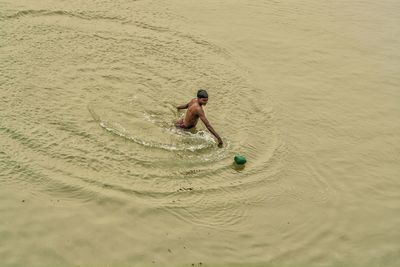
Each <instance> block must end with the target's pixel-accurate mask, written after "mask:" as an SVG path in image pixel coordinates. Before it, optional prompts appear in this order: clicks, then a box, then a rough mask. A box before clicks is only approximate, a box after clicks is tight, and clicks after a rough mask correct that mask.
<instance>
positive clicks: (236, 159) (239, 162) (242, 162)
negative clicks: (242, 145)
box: [233, 155, 247, 165]
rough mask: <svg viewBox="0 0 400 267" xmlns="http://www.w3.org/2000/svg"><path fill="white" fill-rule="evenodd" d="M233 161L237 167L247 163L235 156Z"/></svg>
mask: <svg viewBox="0 0 400 267" xmlns="http://www.w3.org/2000/svg"><path fill="white" fill-rule="evenodd" d="M233 159H234V160H235V162H236V164H238V165H243V164H245V163H246V162H247V160H246V158H245V157H244V156H242V155H236V156H235V157H234V158H233Z"/></svg>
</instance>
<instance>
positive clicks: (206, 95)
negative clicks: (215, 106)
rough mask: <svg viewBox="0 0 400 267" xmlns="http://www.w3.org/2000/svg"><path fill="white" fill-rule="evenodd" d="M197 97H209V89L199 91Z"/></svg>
mask: <svg viewBox="0 0 400 267" xmlns="http://www.w3.org/2000/svg"><path fill="white" fill-rule="evenodd" d="M197 98H208V94H207V91H206V90H203V89H200V90H199V91H197Z"/></svg>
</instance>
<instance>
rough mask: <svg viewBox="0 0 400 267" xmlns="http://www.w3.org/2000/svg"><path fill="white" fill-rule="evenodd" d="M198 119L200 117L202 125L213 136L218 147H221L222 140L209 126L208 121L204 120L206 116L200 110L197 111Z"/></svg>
mask: <svg viewBox="0 0 400 267" xmlns="http://www.w3.org/2000/svg"><path fill="white" fill-rule="evenodd" d="M199 117H200V119H201V121H202V122H203V123H204V125H205V126H206V127H207V129H208V130H209V131H210V132H211V133H212V134H213V135H214V136H215V138H217V140H218V146H219V147H221V146H222V144H223V142H222V139H221V137H220V136H219V135H218V134H217V132H216V131H215V130H214V128H213V127H212V126H211V124H210V123H209V122H208V120H207V118H206V114H205V113H204V111H203V110H202V109H200V111H199Z"/></svg>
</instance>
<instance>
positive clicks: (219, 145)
mask: <svg viewBox="0 0 400 267" xmlns="http://www.w3.org/2000/svg"><path fill="white" fill-rule="evenodd" d="M223 144H224V143H223V142H222V140H218V147H219V148H221V147H222V146H223Z"/></svg>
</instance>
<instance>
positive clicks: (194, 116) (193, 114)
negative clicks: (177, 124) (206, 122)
mask: <svg viewBox="0 0 400 267" xmlns="http://www.w3.org/2000/svg"><path fill="white" fill-rule="evenodd" d="M199 109H200V110H202V109H203V107H202V106H200V104H199V102H198V101H197V98H194V99H192V100H191V101H190V102H189V107H188V109H187V110H186V115H185V118H184V119H183V124H184V125H185V127H186V128H187V129H189V128H193V127H195V126H196V125H197V122H198V121H199Z"/></svg>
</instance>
